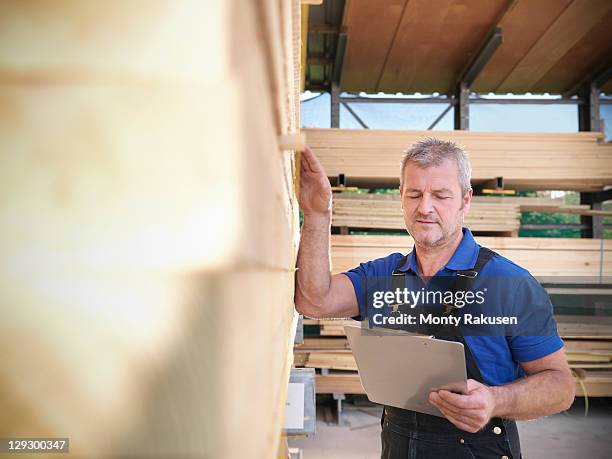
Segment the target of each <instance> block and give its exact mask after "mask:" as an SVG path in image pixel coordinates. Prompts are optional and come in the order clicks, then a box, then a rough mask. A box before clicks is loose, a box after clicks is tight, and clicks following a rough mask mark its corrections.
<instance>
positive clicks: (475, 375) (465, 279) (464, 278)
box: [435, 247, 496, 384]
mask: <svg viewBox="0 0 612 459" xmlns="http://www.w3.org/2000/svg"><path fill="white" fill-rule="evenodd" d="M495 255H496V253H495V252H494V251H493V250H491V249H489V248H487V247H480V249H479V251H478V258H477V259H476V263H475V264H474V268H472V269H468V270H462V271H457V279H456V281H455V283H454V285H453V297H454V296H455V293H456V292H459V291H464V292H465V291H468V290H469V289H470V287H471V285H472V283H473V282H474V279H476V277H478V275H479V274H480V272H481V271H482V269H483V268H484V266H485V265H486V264H487V263H488V262H489V260H491V258H493V256H495ZM458 309H459V308H457V307H456V306H455V305H454V304H450V305H447V309H446V312H445V314H446V315H453V316H454V315H456V314H457V311H458ZM435 337H436V338H440V339H450V340H452V341H458V342H460V343H461V344H463V349H464V352H465V366H466V369H467V375H468V378H471V379H475V380H476V381H478V382H481V383H483V384H484V378H483V377H482V373H481V372H480V368H478V364H477V363H476V359H475V358H474V354H472V351H471V349H470V347H469V346H468V345H467V343H466V341H465V337H464V336H463V332H462V331H461V327H455V326H451V325H449V326H444V327H442V328H441V329H440V330H439V331H438V333H436V334H435Z"/></svg>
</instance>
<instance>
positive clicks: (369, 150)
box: [305, 129, 612, 191]
mask: <svg viewBox="0 0 612 459" xmlns="http://www.w3.org/2000/svg"><path fill="white" fill-rule="evenodd" d="M305 131H306V134H307V141H308V144H309V145H310V147H311V148H312V149H313V151H314V152H315V154H316V155H317V156H318V157H319V159H320V160H321V163H322V164H323V167H324V168H325V171H326V172H327V175H328V176H329V177H337V176H338V175H339V174H345V176H346V178H347V183H348V184H349V185H358V186H363V187H369V188H375V187H383V186H397V185H398V184H399V178H398V177H399V171H400V161H401V158H402V152H403V151H405V150H406V149H407V148H408V147H409V146H410V145H411V144H413V143H414V142H416V141H418V140H419V139H422V138H424V137H431V136H432V135H435V136H436V137H437V138H441V139H445V140H452V141H455V142H457V143H458V144H460V145H463V146H464V147H465V148H466V150H467V152H468V154H469V157H470V161H471V163H472V169H473V171H472V183H473V184H482V183H486V182H488V181H489V180H492V179H494V178H496V177H503V178H504V181H505V185H506V186H507V187H509V188H512V189H526V190H577V191H595V190H602V189H603V187H604V186H606V185H612V144H603V143H601V141H602V139H603V134H602V133H601V132H577V133H568V134H532V133H492V132H491V133H489V132H471V131H449V132H442V131H436V132H435V133H432V132H431V131H392V130H374V129H307V130H305Z"/></svg>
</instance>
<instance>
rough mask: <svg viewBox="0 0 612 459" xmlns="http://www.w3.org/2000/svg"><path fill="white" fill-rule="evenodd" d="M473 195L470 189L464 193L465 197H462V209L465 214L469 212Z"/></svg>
mask: <svg viewBox="0 0 612 459" xmlns="http://www.w3.org/2000/svg"><path fill="white" fill-rule="evenodd" d="M473 194H474V191H473V190H472V188H470V189H469V190H467V193H465V196H464V197H463V207H464V208H465V212H466V213H467V212H468V210H470V204H471V203H472V195H473Z"/></svg>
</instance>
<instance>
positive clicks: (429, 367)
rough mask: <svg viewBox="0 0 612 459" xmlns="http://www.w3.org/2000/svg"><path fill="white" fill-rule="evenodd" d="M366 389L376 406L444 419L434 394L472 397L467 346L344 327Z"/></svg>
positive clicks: (452, 342) (380, 329)
mask: <svg viewBox="0 0 612 459" xmlns="http://www.w3.org/2000/svg"><path fill="white" fill-rule="evenodd" d="M344 331H345V332H346V336H347V337H348V340H349V343H350V345H351V349H352V351H353V356H354V357H355V361H356V362H357V368H358V369H359V377H360V378H361V384H362V385H363V388H364V389H365V391H366V394H367V396H368V399H369V400H370V401H372V402H374V403H380V404H382V405H388V406H394V407H397V408H403V409H406V410H413V411H418V412H420V413H426V414H431V415H434V416H439V417H444V415H443V414H442V413H441V412H440V411H439V410H438V409H437V408H436V407H435V406H433V405H432V404H430V403H429V401H428V399H429V392H430V391H431V390H436V389H447V390H450V391H452V392H457V393H462V394H464V393H466V392H467V370H466V366H465V354H464V349H463V344H462V343H458V342H454V341H446V340H440V339H435V338H432V337H429V336H423V335H417V334H414V333H409V332H405V331H402V330H391V329H385V328H374V329H370V328H365V327H364V328H362V327H359V326H353V325H346V326H345V327H344Z"/></svg>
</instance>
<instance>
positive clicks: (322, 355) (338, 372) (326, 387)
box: [294, 316, 612, 397]
mask: <svg viewBox="0 0 612 459" xmlns="http://www.w3.org/2000/svg"><path fill="white" fill-rule="evenodd" d="M557 321H558V330H559V334H560V336H561V337H562V338H563V339H564V341H565V346H566V357H567V361H568V364H569V366H570V368H571V369H572V370H573V372H574V377H575V379H576V391H577V392H576V393H577V395H579V396H585V395H586V396H589V397H610V396H612V321H611V319H610V318H602V317H592V316H557ZM335 322H339V323H342V322H345V321H343V320H337V319H321V320H310V323H312V324H315V323H316V324H318V325H319V326H320V327H321V330H323V329H324V328H325V327H331V329H332V330H334V333H335V337H334V338H330V337H327V338H309V340H310V341H308V340H305V342H304V345H302V346H300V347H297V348H296V349H295V350H294V356H295V357H294V362H295V364H296V365H297V366H305V367H310V368H316V369H317V371H318V374H317V376H316V378H317V392H318V393H334V392H336V393H350V394H363V393H365V392H364V390H363V387H362V386H361V383H360V380H359V374H358V372H357V363H356V362H355V359H354V357H353V355H352V354H351V352H350V346H349V344H348V341H347V340H346V338H345V335H344V330H343V329H342V328H340V327H337V325H336V324H335ZM353 323H354V322H353ZM321 339H324V340H325V341H324V342H321V341H319V340H321Z"/></svg>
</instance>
